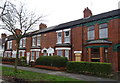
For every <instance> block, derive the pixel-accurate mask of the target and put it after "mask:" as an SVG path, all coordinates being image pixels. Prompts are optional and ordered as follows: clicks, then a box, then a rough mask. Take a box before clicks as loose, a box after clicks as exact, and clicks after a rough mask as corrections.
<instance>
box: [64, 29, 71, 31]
mask: <svg viewBox="0 0 120 83" xmlns="http://www.w3.org/2000/svg"><path fill="white" fill-rule="evenodd" d="M70 30H71V29H64V30H63V31H70Z"/></svg>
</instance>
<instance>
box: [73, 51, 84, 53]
mask: <svg viewBox="0 0 120 83" xmlns="http://www.w3.org/2000/svg"><path fill="white" fill-rule="evenodd" d="M74 53H82V51H74Z"/></svg>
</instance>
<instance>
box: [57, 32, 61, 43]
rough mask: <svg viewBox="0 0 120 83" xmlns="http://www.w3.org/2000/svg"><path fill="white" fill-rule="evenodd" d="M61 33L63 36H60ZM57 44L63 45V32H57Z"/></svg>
mask: <svg viewBox="0 0 120 83" xmlns="http://www.w3.org/2000/svg"><path fill="white" fill-rule="evenodd" d="M59 33H60V34H61V36H58V34H59ZM57 44H62V32H57Z"/></svg>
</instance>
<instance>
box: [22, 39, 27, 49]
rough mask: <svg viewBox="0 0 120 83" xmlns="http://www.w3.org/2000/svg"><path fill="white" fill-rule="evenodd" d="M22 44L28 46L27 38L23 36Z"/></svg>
mask: <svg viewBox="0 0 120 83" xmlns="http://www.w3.org/2000/svg"><path fill="white" fill-rule="evenodd" d="M22 45H23V47H25V46H26V38H23V39H22Z"/></svg>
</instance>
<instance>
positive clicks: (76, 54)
mask: <svg viewBox="0 0 120 83" xmlns="http://www.w3.org/2000/svg"><path fill="white" fill-rule="evenodd" d="M75 61H81V54H80V53H75Z"/></svg>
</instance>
